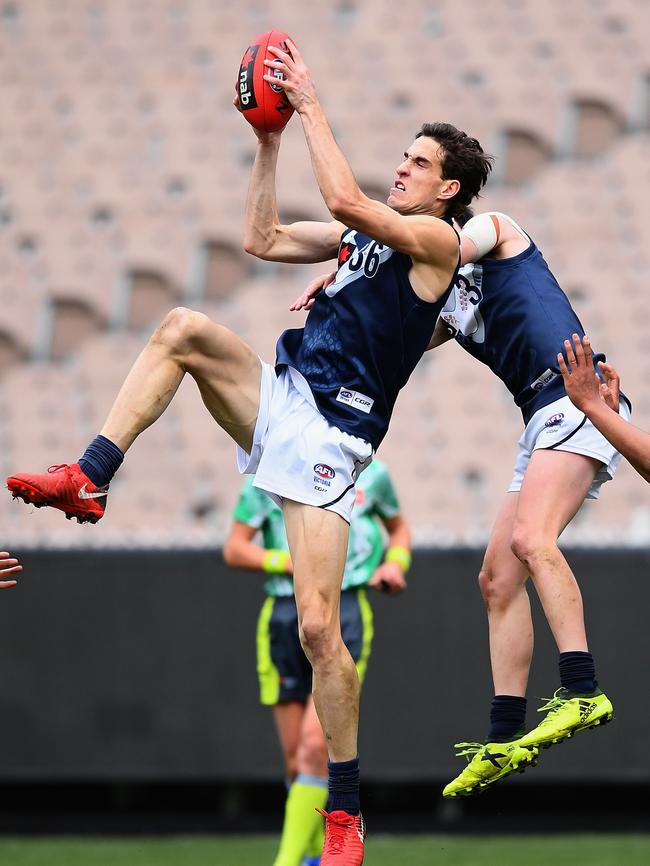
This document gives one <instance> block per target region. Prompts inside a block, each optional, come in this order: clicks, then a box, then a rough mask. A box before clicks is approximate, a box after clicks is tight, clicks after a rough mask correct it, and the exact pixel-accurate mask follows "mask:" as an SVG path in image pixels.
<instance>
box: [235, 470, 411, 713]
mask: <svg viewBox="0 0 650 866" xmlns="http://www.w3.org/2000/svg"><path fill="white" fill-rule="evenodd" d="M399 512H400V508H399V503H398V501H397V494H396V493H395V488H394V487H393V483H392V481H391V478H390V475H389V474H388V470H387V468H386V466H385V464H383V463H382V462H381V461H379V460H374V461H373V462H372V463H371V464H370V466H369V467H368V468H367V469H366V470H365V471H364V472H362V473H361V476H360V478H359V480H358V481H357V484H356V502H355V506H354V510H353V512H352V520H351V523H350V540H349V544H348V555H347V561H346V566H345V572H344V574H343V584H342V592H341V633H342V636H343V640H344V642H345V644H346V646H347V647H348V649H349V650H350V653H351V655H352V658H353V659H354V661H355V664H356V665H357V670H358V672H359V678H360V680H363V676H364V674H365V669H366V665H367V662H368V657H369V655H370V648H371V644H372V637H373V619H372V609H371V607H370V604H369V602H368V600H367V598H366V594H365V590H364V587H365V586H366V584H367V583H368V581H369V580H370V579H371V578H372V576H373V574H374V573H375V570H376V568H377V566H378V565H379V564H380V563H381V561H382V558H383V554H384V547H385V542H384V533H383V530H382V527H381V525H380V522H379V520H378V518H380V519H381V518H387V519H390V518H391V517H396V516H397V515H398V514H399ZM233 519H234V520H237V521H239V522H240V523H245V524H246V525H247V526H250V527H253V528H255V529H259V530H260V531H261V533H262V543H263V546H264V547H265V548H267V549H275V550H287V551H288V550H289V545H288V542H287V534H286V531H285V528H284V520H283V516H282V509H281V508H279V507H278V506H277V505H276V504H275V503H274V502H273V500H272V499H271V498H270V497H269V496H267V494H266V493H264V491H262V490H259V489H258V488H256V487H253V478H252V477H251V476H249V477H247V478H246V481H245V482H244V486H243V489H242V492H241V495H240V497H239V501H238V503H237V506H236V508H235V511H234V514H233ZM264 591H265V592H266V594H267V596H268V598H267V600H266V602H265V604H264V606H263V607H262V612H261V614H260V618H259V622H258V631H257V665H258V675H259V681H260V696H261V702H262V703H263V704H269V705H273V704H276V703H278V702H280V701H290V700H299V701H305V700H306V699H307V696H308V695H309V694H310V693H311V675H312V674H311V668H310V666H309V663H308V662H307V659H306V658H305V655H304V653H303V651H302V647H301V645H300V639H299V636H298V615H297V611H296V606H295V600H294V598H293V580H292V578H291V576H290V575H288V574H273V575H269V576H268V578H267V580H266V581H265V583H264Z"/></svg>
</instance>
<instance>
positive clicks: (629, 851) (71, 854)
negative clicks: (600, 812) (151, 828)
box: [0, 835, 650, 866]
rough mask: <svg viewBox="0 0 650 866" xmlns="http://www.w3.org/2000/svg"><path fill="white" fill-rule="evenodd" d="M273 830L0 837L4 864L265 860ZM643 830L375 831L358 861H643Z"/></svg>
mask: <svg viewBox="0 0 650 866" xmlns="http://www.w3.org/2000/svg"><path fill="white" fill-rule="evenodd" d="M275 844H276V839H275V837H270V836H251V837H249V838H242V837H219V838H215V837H210V838H203V837H197V838H194V837H187V838H170V839H137V840H133V839H131V840H120V839H106V840H104V839H68V838H62V839H51V838H47V839H33V838H25V839H18V838H17V839H9V838H7V839H0V864H2V866H271V863H272V862H273V855H274V853H275ZM648 863H650V835H648V836H548V837H541V836H528V837H526V836H524V837H509V838H504V837H484V838H471V839H467V838H465V839H463V838H459V837H455V836H454V837H452V836H399V837H396V836H392V837H381V836H375V837H374V838H371V839H369V840H368V843H367V845H366V859H365V863H364V866H443V864H444V866H565V864H566V866H647V864H648Z"/></svg>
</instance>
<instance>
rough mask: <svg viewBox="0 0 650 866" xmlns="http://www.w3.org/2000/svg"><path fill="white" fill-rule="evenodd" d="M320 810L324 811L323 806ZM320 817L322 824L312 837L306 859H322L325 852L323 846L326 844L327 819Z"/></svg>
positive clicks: (320, 823)
mask: <svg viewBox="0 0 650 866" xmlns="http://www.w3.org/2000/svg"><path fill="white" fill-rule="evenodd" d="M320 808H321V809H322V808H323V807H322V806H321V807H320ZM318 817H319V818H320V822H319V824H318V827H317V828H316V830H315V832H314V835H313V836H312V837H311V842H310V843H309V845H307V850H306V851H305V857H309V858H312V857H320V855H321V853H322V851H323V845H324V844H325V819H324V818H323V817H321V816H320V815H319V816H318Z"/></svg>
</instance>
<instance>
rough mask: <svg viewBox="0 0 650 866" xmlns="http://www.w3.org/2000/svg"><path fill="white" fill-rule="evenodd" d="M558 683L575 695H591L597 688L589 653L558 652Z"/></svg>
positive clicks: (593, 666) (594, 671) (594, 669)
mask: <svg viewBox="0 0 650 866" xmlns="http://www.w3.org/2000/svg"><path fill="white" fill-rule="evenodd" d="M560 683H561V684H562V686H563V687H564V688H565V689H568V691H570V692H573V693H575V694H577V695H591V694H593V693H594V692H595V691H596V689H597V688H598V680H597V679H596V667H595V665H594V660H593V658H592V657H591V653H587V652H579V651H577V650H576V651H574V652H568V653H560Z"/></svg>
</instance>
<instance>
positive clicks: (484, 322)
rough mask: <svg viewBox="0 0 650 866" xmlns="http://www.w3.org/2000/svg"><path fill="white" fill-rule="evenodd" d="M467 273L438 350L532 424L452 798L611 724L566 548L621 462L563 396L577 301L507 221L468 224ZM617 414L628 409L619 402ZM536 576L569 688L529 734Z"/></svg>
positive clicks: (506, 507) (563, 686) (490, 556)
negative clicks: (484, 718)
mask: <svg viewBox="0 0 650 866" xmlns="http://www.w3.org/2000/svg"><path fill="white" fill-rule="evenodd" d="M461 239H462V257H463V263H464V266H463V267H462V269H461V271H460V273H459V276H458V279H457V281H456V284H455V286H454V289H453V292H452V293H451V295H450V297H449V298H448V300H447V303H446V304H445V307H444V309H443V312H442V313H441V317H440V322H439V323H438V325H437V327H436V331H435V334H434V337H433V339H432V343H431V345H432V346H435V345H439V344H440V343H441V342H444V341H445V340H447V339H449V338H451V337H453V338H455V339H456V341H457V342H458V343H459V345H461V346H462V347H463V348H464V349H465V350H466V351H468V352H469V353H470V354H471V355H473V356H474V357H475V358H477V359H478V360H479V361H481V362H483V363H484V364H487V365H488V366H489V367H490V369H491V370H492V371H493V372H494V373H495V374H496V375H497V376H498V377H499V378H500V379H501V380H502V381H503V382H504V384H505V385H506V387H507V388H508V389H509V390H510V392H511V394H512V395H513V397H514V400H515V402H516V404H517V405H518V406H519V408H520V409H521V411H522V414H523V418H524V423H525V425H526V428H525V431H524V434H523V435H522V437H521V439H520V442H519V454H518V458H517V463H516V466H515V472H514V477H513V479H512V483H511V485H510V488H509V491H508V494H507V496H506V499H505V502H504V504H503V506H502V508H501V510H500V512H499V515H498V517H497V521H496V524H495V526H494V529H493V531H492V535H491V539H490V542H489V545H488V548H487V551H486V554H485V559H484V562H483V567H482V569H481V573H480V575H479V583H480V586H481V590H482V593H483V596H484V598H485V602H486V606H487V613H488V621H489V628H490V656H491V662H492V673H493V680H494V690H495V697H494V699H493V702H492V707H491V712H490V728H489V731H488V735H487V742H484V743H469V744H468V743H463V744H460V745H461V751H460V752H459V754H460V755H462V756H464V757H467V758H469V759H470V762H469V764H468V766H467V767H466V768H465V769H464V770H463V771H462V773H460V775H459V776H458V777H457V778H455V779H454V780H453V781H451V782H450V783H449V784H448V785H447V786H446V788H445V790H444V794H445V796H447V797H456V796H460V795H467V794H472V793H474V792H476V791H479V790H481V789H484V788H485V787H487V786H489V785H492V784H494V783H495V782H496V781H498V780H499V779H502V778H504V777H505V776H507V775H509V774H510V773H511V772H513V770H516V769H523V768H524V767H525V766H527V765H529V764H530V763H533V762H534V760H535V758H536V757H537V753H538V750H539V747H540V746H549V745H552V744H553V743H557V742H560V741H561V740H564V739H566V738H568V737H571V736H573V735H574V734H576V733H578V732H579V731H582V730H585V729H586V728H589V727H596V726H598V725H601V724H604V723H605V722H607V721H609V720H610V719H611V717H612V704H611V702H610V700H609V699H608V697H607V696H606V695H605V694H604V693H603V692H602V690H601V689H600V688H599V686H598V682H597V680H596V672H595V665H594V661H593V657H592V655H591V653H590V652H589V648H588V644H587V636H586V629H585V623H584V615H583V606H582V597H581V593H580V589H579V587H578V583H577V581H576V579H575V577H574V575H573V573H572V571H571V568H570V567H569V564H568V563H567V561H566V559H565V557H564V555H563V554H562V552H561V551H560V549H559V547H558V544H557V539H558V537H559V535H560V534H561V533H562V531H563V530H564V529H565V527H566V526H567V524H568V523H569V522H570V521H571V520H572V518H573V517H574V516H575V514H576V513H577V511H578V509H579V508H580V506H581V505H582V503H583V501H584V500H585V498H594V499H595V498H597V497H598V494H599V489H600V486H601V484H602V483H603V482H605V481H607V480H609V479H610V478H612V477H613V475H614V473H615V471H616V467H617V465H618V462H619V460H620V455H619V454H618V453H617V451H616V450H615V448H614V447H613V446H612V445H611V444H610V443H609V442H608V441H607V440H606V439H605V438H604V436H603V435H602V434H601V433H600V432H599V431H598V430H597V429H596V428H595V427H594V426H593V424H592V423H591V422H590V421H589V419H588V418H587V417H586V416H585V415H584V414H583V413H582V412H580V411H579V409H577V408H576V407H575V406H574V405H573V404H572V403H571V401H570V400H569V398H568V397H567V396H566V393H565V387H564V381H563V378H562V375H561V371H560V369H559V367H558V360H557V355H558V349H559V348H561V346H562V343H563V340H564V337H565V336H566V334H567V333H574V332H575V333H577V334H580V335H584V331H583V328H582V325H581V324H580V321H579V319H578V317H577V316H576V314H575V312H574V310H573V308H572V307H571V304H570V302H569V299H568V298H567V296H566V295H565V294H564V292H563V291H562V289H561V288H560V286H559V285H558V283H557V281H556V279H555V277H554V276H553V274H552V273H551V271H550V269H549V267H548V265H547V264H546V262H545V261H544V258H543V256H542V254H541V252H540V251H539V249H538V248H537V247H536V245H535V243H534V242H533V241H532V239H531V238H530V237H529V236H528V235H527V234H526V233H525V232H524V231H523V229H521V228H520V227H519V226H518V225H517V224H516V223H515V222H514V221H513V220H512V219H511V218H510V217H508V216H506V215H504V214H499V213H492V214H481V215H480V216H477V217H474V218H472V219H470V220H469V222H467V224H466V225H465V226H464V228H463V231H462V234H461ZM620 413H621V416H622V417H624V418H629V404H628V403H627V401H626V400H625V399H622V400H621V406H620ZM529 576H530V577H531V578H532V581H533V584H534V585H535V589H536V590H537V593H538V595H539V598H540V601H541V603H542V606H543V608H544V613H545V615H546V618H547V619H548V622H549V625H550V627H551V631H552V632H553V636H554V638H555V641H556V644H557V647H558V650H559V653H560V656H559V679H560V688H559V689H557V691H556V692H555V696H554V698H553V699H552V700H550V701H549V703H548V704H547V705H545V706H544V707H543V708H542V709H543V710H544V711H546V714H545V716H544V718H543V719H542V721H541V722H540V724H538V725H537V726H536V727H535V728H534V729H533V730H531V731H529V732H528V733H526V732H525V714H526V697H525V695H526V686H527V682H528V674H529V669H530V664H531V659H532V653H533V624H532V618H531V613H530V604H529V601H528V595H527V592H526V586H525V585H526V582H527V580H528V577H529Z"/></svg>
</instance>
